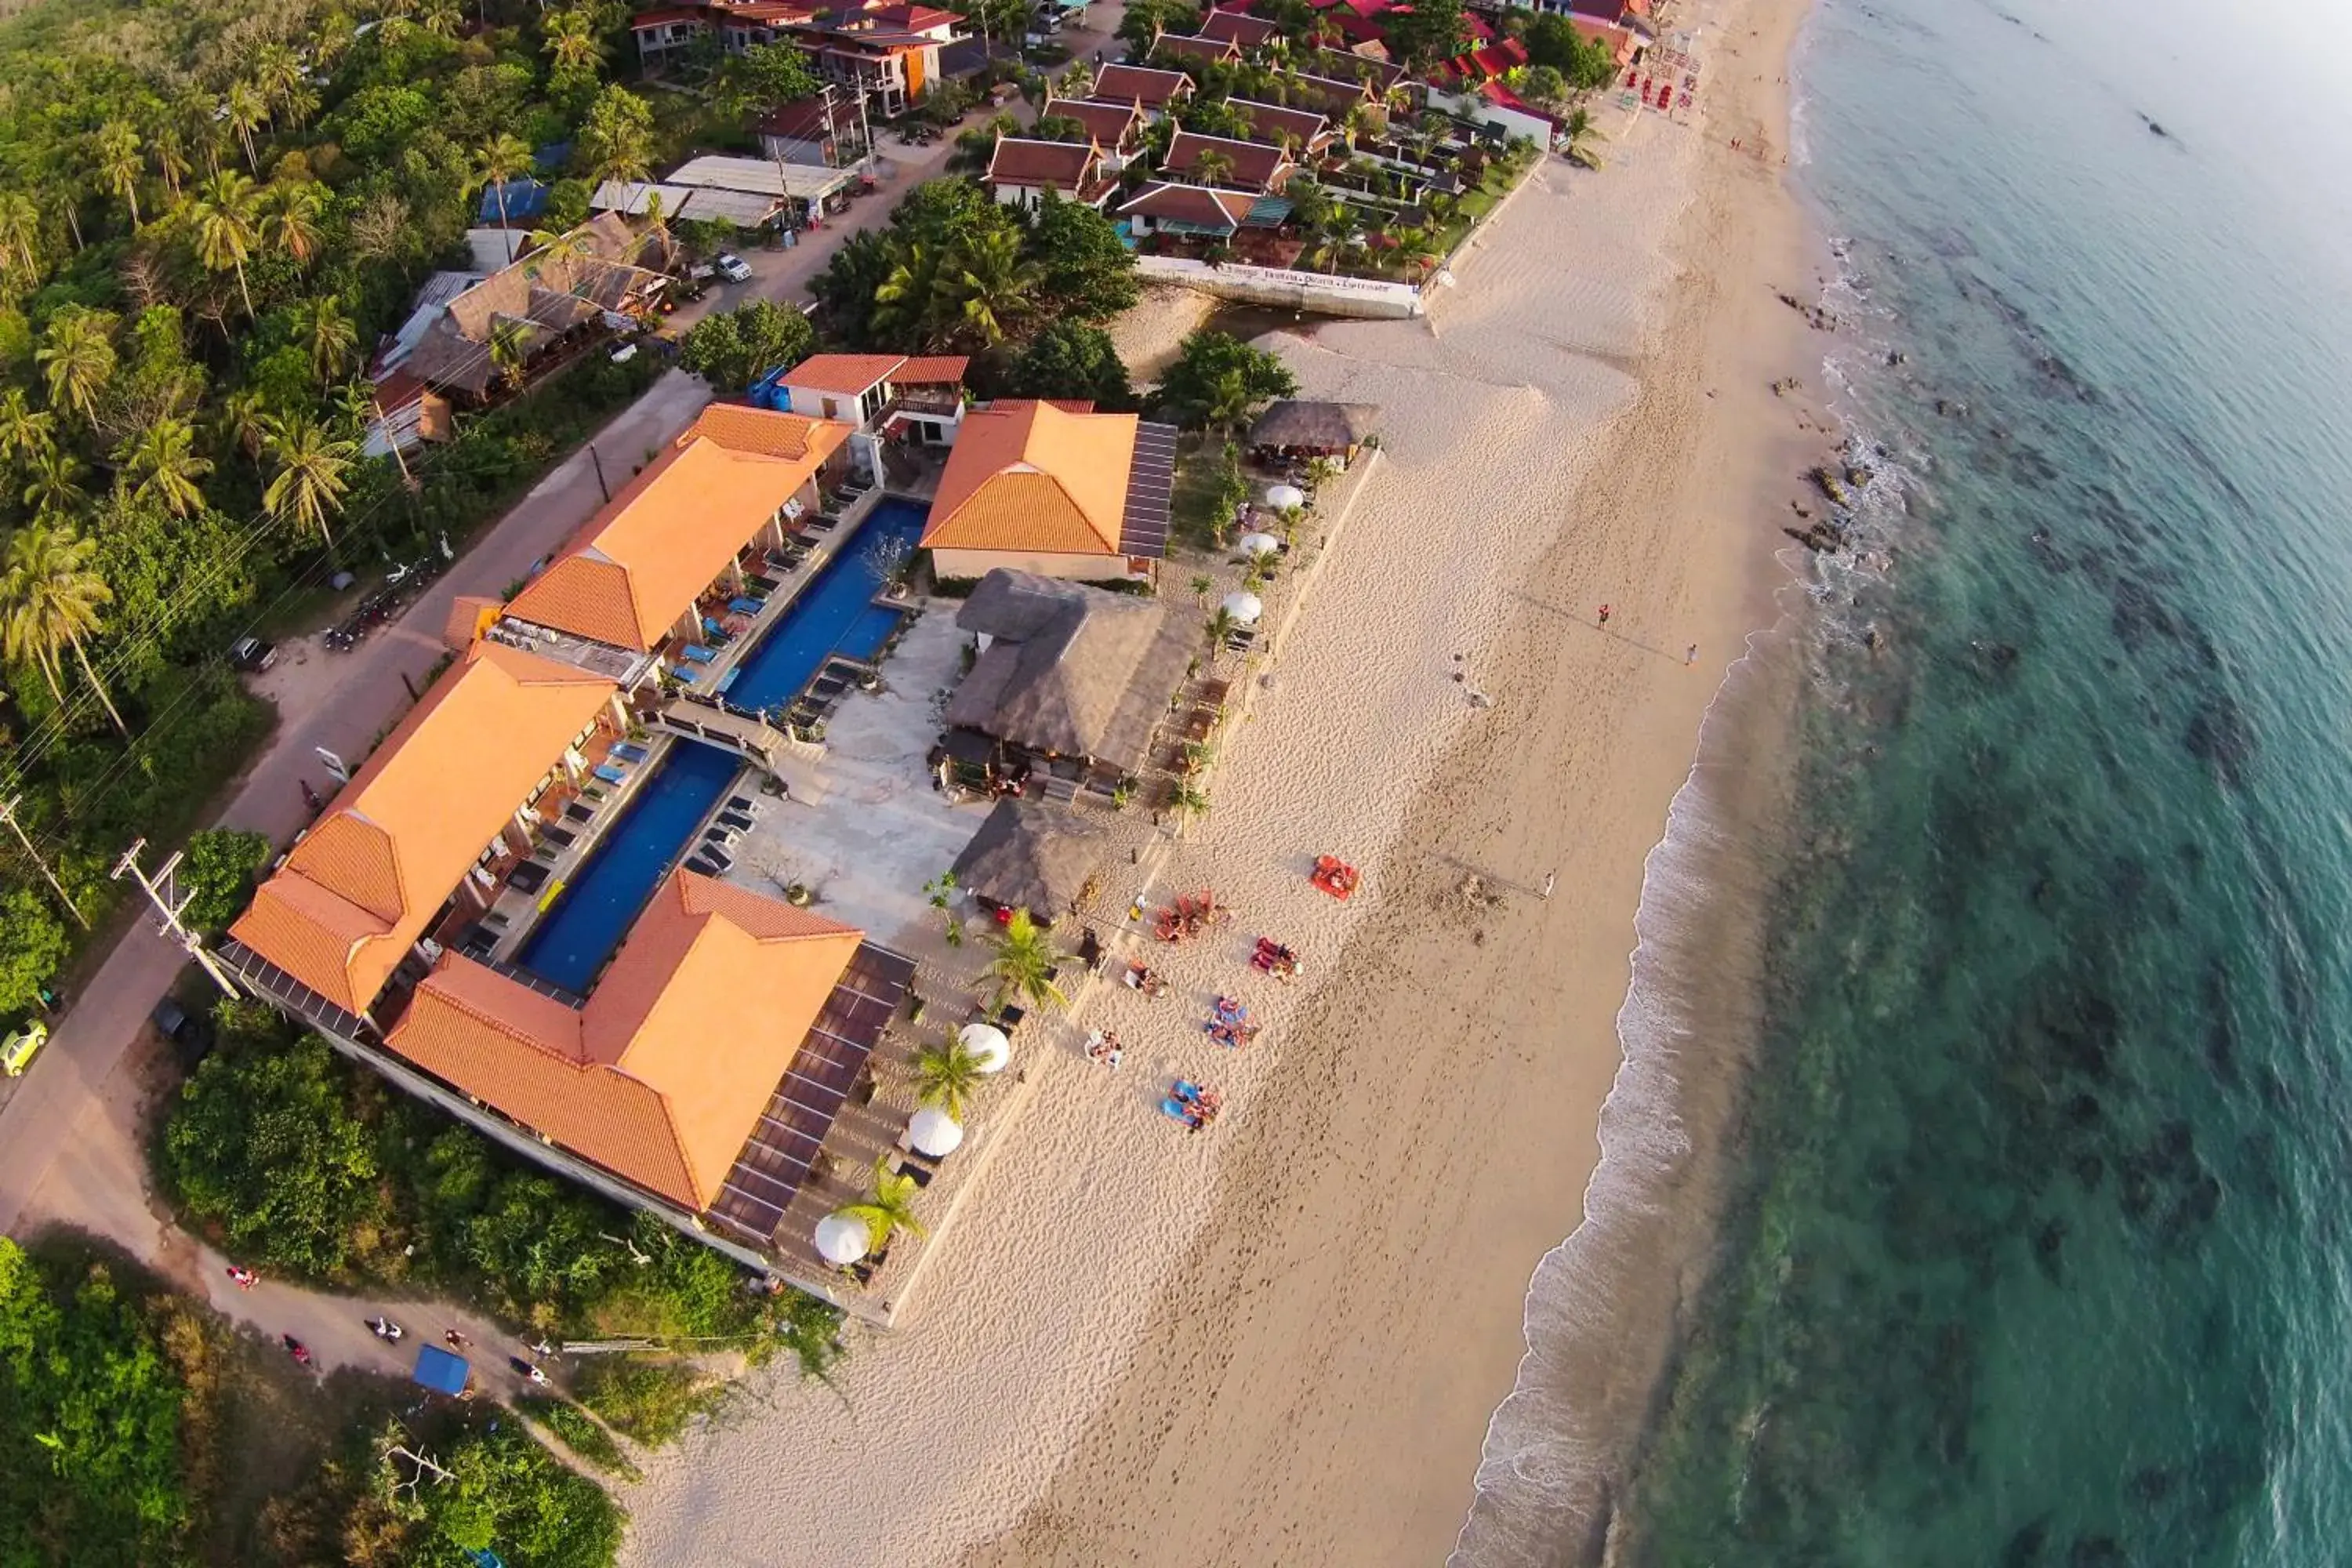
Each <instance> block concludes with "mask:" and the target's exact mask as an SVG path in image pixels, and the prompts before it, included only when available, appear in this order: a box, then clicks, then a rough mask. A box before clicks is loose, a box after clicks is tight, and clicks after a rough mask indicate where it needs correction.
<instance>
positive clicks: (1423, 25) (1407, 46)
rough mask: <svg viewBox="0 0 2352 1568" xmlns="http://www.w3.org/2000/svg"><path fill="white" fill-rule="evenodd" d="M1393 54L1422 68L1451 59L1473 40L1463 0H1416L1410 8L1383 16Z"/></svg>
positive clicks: (1390, 49) (1415, 66)
mask: <svg viewBox="0 0 2352 1568" xmlns="http://www.w3.org/2000/svg"><path fill="white" fill-rule="evenodd" d="M1381 21H1382V22H1383V23H1385V24H1386V26H1387V33H1386V35H1385V37H1386V42H1387V44H1388V47H1389V53H1390V55H1391V57H1393V58H1396V59H1399V60H1401V61H1402V62H1403V63H1404V64H1405V65H1407V66H1411V67H1414V68H1420V69H1423V70H1426V69H1428V68H1430V67H1432V66H1433V65H1436V64H1437V63H1438V62H1439V61H1441V60H1450V59H1452V58H1454V56H1456V55H1458V54H1460V53H1461V52H1462V51H1463V50H1464V49H1465V48H1467V47H1469V44H1470V28H1469V25H1468V24H1467V23H1466V22H1465V20H1464V19H1463V15H1462V0H1413V3H1412V8H1411V9H1409V10H1408V9H1402V8H1400V9H1399V10H1398V11H1396V12H1395V13H1394V14H1393V15H1390V16H1382V17H1381Z"/></svg>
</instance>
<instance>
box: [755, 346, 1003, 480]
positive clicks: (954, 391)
mask: <svg viewBox="0 0 2352 1568" xmlns="http://www.w3.org/2000/svg"><path fill="white" fill-rule="evenodd" d="M970 364H971V360H969V359H968V358H966V357H965V356H964V355H962V354H935V355H930V356H927V357H922V358H908V357H907V356H906V355H904V354H812V355H811V356H809V357H808V358H807V359H804V360H803V361H801V363H798V364H796V365H794V366H793V367H792V368H791V369H790V370H788V371H786V372H784V373H783V374H782V375H781V376H780V377H778V378H777V380H776V383H775V391H776V392H777V393H779V394H782V396H783V398H784V400H785V403H786V405H787V406H789V407H790V408H791V410H792V411H793V413H794V414H798V415H800V416H803V418H808V419H837V420H845V421H846V422H847V423H849V424H851V425H854V426H856V427H857V430H858V432H859V435H860V436H862V437H866V438H868V439H878V440H884V441H905V442H908V443H910V444H912V445H914V446H918V447H950V446H953V445H954V444H955V438H956V432H957V431H959V430H961V428H962V427H963V376H964V371H965V370H966V368H967V367H969V366H970ZM852 445H853V447H855V446H856V445H857V443H856V441H853V443H852ZM866 467H867V468H869V470H873V469H877V468H878V463H869V464H867V465H866Z"/></svg>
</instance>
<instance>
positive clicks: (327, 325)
mask: <svg viewBox="0 0 2352 1568" xmlns="http://www.w3.org/2000/svg"><path fill="white" fill-rule="evenodd" d="M295 319H296V320H297V321H299V323H300V325H299V327H298V328H297V329H296V341H297V342H300V343H302V344H303V345H304V346H305V347H306V348H307V349H308V350H309V351H310V368H311V369H312V370H314V371H316V372H317V373H318V375H319V384H320V386H325V385H326V384H329V383H330V382H331V381H333V380H334V379H335V377H336V376H337V375H338V374H341V371H342V368H343V366H344V365H346V364H348V363H351V357H352V349H354V348H356V347H357V346H358V344H359V341H360V339H359V329H358V328H357V327H354V326H353V325H352V319H351V318H350V317H349V316H346V315H344V314H343V310H342V304H341V300H338V299H337V298H336V297H335V296H334V295H332V294H321V295H320V297H319V298H318V299H316V300H311V301H310V303H308V304H307V305H304V306H302V307H300V308H299V310H298V312H297V314H296V318H295Z"/></svg>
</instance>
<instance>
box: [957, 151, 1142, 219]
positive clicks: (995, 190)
mask: <svg viewBox="0 0 2352 1568" xmlns="http://www.w3.org/2000/svg"><path fill="white" fill-rule="evenodd" d="M987 180H988V188H989V190H990V191H991V192H992V194H993V195H995V197H996V199H997V200H998V201H999V202H1000V203H1002V204H1003V205H1007V206H1018V207H1034V206H1035V205H1038V204H1039V203H1040V202H1042V201H1044V200H1045V193H1046V192H1047V191H1052V192H1053V193H1055V195H1058V196H1060V197H1061V198H1062V199H1063V200H1065V201H1074V202H1079V203H1083V204H1084V205H1087V206H1090V207H1096V208H1099V207H1100V206H1101V205H1103V203H1105V202H1107V201H1108V200H1109V199H1110V197H1111V193H1112V192H1114V191H1116V190H1117V189H1118V180H1117V179H1116V178H1115V177H1114V176H1113V175H1112V174H1111V173H1110V172H1109V171H1108V170H1106V169H1105V168H1104V167H1103V156H1102V149H1101V148H1099V147H1097V146H1096V145H1095V144H1094V143H1093V142H1033V141H1031V140H1029V139H1028V138H1026V137H1021V136H999V137H998V138H997V139H996V150H995V151H994V152H993V153H991V154H990V155H989V160H988V174H987Z"/></svg>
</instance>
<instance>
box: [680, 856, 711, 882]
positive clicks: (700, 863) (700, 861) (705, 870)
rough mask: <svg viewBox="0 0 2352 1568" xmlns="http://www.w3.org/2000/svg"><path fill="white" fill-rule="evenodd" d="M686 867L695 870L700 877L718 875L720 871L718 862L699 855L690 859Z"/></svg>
mask: <svg viewBox="0 0 2352 1568" xmlns="http://www.w3.org/2000/svg"><path fill="white" fill-rule="evenodd" d="M686 868H687V869H688V870H689V871H691V872H693V873H694V874H695V875H696V876H698V877H716V876H717V875H719V865H718V863H717V862H715V861H711V860H706V859H704V858H702V857H701V856H699V855H697V856H696V857H695V858H692V859H691V860H688V862H687V863H686Z"/></svg>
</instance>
